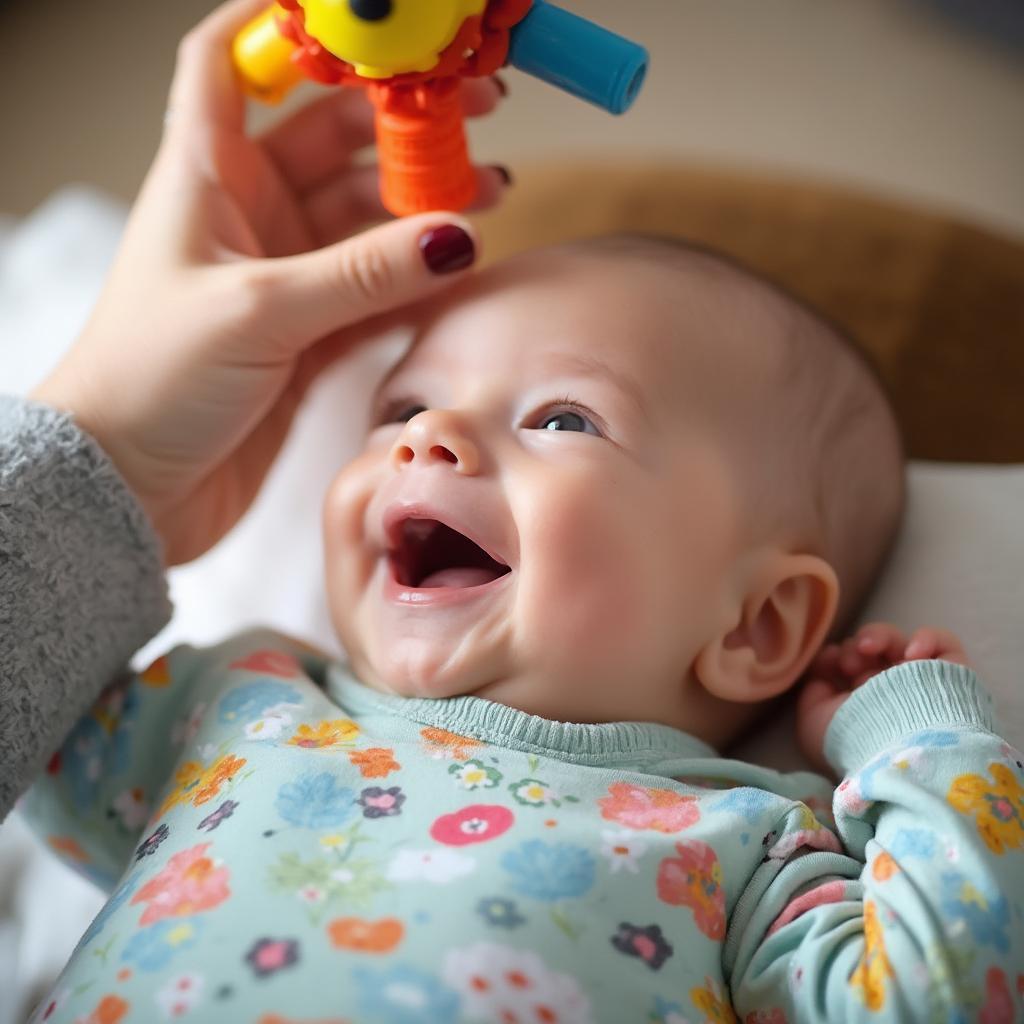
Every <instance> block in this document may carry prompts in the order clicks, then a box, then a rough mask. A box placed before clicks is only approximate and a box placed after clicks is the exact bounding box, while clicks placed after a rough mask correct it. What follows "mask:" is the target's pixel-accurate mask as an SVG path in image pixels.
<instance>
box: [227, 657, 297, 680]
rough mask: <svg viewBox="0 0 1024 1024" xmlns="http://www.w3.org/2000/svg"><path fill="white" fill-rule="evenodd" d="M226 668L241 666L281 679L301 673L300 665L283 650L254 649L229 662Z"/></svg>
mask: <svg viewBox="0 0 1024 1024" xmlns="http://www.w3.org/2000/svg"><path fill="white" fill-rule="evenodd" d="M228 668H241V669H245V670H246V671H248V672H259V673H260V674H261V675H265V676H278V677H279V678H281V679H295V678H296V677H297V676H301V675H302V666H301V665H300V664H299V663H298V662H297V661H296V660H295V659H294V658H293V657H292V656H291V655H290V654H285V653H284V651H254V652H253V653H252V654H247V655H246V656H245V657H244V658H239V659H238V660H237V661H233V662H231V664H230V665H229V666H228Z"/></svg>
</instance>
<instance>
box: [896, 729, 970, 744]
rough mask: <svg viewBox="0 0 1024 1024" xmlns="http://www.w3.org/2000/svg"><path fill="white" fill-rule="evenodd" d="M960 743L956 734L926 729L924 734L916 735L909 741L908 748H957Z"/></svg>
mask: <svg viewBox="0 0 1024 1024" xmlns="http://www.w3.org/2000/svg"><path fill="white" fill-rule="evenodd" d="M959 743H960V737H959V736H958V735H957V734H956V733H955V732H949V731H948V730H945V729H926V730H925V731H924V732H918V733H914V735H913V736H911V737H910V739H909V740H907V744H906V745H907V746H908V747H955V746H957V745H958V744H959Z"/></svg>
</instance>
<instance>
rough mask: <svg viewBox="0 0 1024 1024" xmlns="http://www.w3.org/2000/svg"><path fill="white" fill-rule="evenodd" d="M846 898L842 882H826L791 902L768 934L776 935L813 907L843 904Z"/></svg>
mask: <svg viewBox="0 0 1024 1024" xmlns="http://www.w3.org/2000/svg"><path fill="white" fill-rule="evenodd" d="M845 898H846V886H845V885H844V884H843V883H842V882H840V881H835V882H825V883H824V884H823V885H819V886H817V888H814V889H811V890H810V892H805V893H802V894H801V895H800V896H797V897H796V899H794V900H791V901H790V903H789V904H788V905H787V906H786V907H784V908H783V911H782V913H781V914H779V916H778V917H777V918H775V920H774V921H773V922H772V926H771V927H770V928H769V929H768V934H769V935H772V934H774V933H775V932H777V931H778V930H779V929H780V928H781V927H782V926H783V925H786V924H789V922H790V921H795V920H796V919H797V918H798V917H800V915H801V914H806V913H807V911H808V910H811V909H812V908H813V907H821V906H824V905H825V904H826V903H841V902H842V901H843V900H844V899H845Z"/></svg>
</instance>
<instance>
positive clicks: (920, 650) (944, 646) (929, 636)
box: [903, 627, 967, 665]
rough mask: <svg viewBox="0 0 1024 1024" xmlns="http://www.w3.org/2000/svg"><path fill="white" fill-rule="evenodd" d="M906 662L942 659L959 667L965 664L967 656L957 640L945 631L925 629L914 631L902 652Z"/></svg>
mask: <svg viewBox="0 0 1024 1024" xmlns="http://www.w3.org/2000/svg"><path fill="white" fill-rule="evenodd" d="M903 656H904V658H906V660H907V661H918V660H923V659H926V658H942V659H943V660H944V661H953V662H956V663H957V664H960V665H966V664H967V655H966V654H965V653H964V649H963V645H962V644H961V643H960V640H959V638H958V637H957V636H956V635H954V634H953V633H951V632H950V631H949V630H947V629H931V628H928V627H925V628H923V629H919V630H916V631H915V633H914V635H913V636H912V637H911V638H910V641H909V642H908V644H907V646H906V649H905V650H904V652H903Z"/></svg>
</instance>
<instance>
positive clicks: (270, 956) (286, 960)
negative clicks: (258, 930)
mask: <svg viewBox="0 0 1024 1024" xmlns="http://www.w3.org/2000/svg"><path fill="white" fill-rule="evenodd" d="M298 959H299V944H298V942H296V941H295V940H294V939H257V940H256V942H254V943H253V945H252V946H251V947H250V949H249V952H248V953H246V954H245V960H246V962H247V963H248V964H249V966H250V967H251V968H252V969H253V972H254V973H255V974H256V977H257V978H265V977H267V975H270V974H276V973H277V972H278V971H283V970H284V969H285V968H286V967H291V966H292V965H293V964H295V963H297V962H298Z"/></svg>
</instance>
